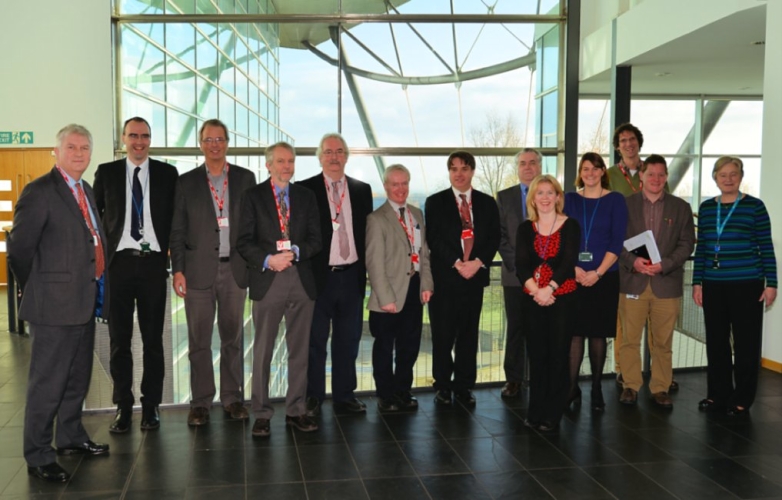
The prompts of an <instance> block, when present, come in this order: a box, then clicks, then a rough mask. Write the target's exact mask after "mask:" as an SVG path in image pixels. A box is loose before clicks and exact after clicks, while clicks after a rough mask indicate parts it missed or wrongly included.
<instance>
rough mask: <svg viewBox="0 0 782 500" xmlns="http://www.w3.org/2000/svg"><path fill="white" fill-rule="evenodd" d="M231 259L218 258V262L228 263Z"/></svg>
mask: <svg viewBox="0 0 782 500" xmlns="http://www.w3.org/2000/svg"><path fill="white" fill-rule="evenodd" d="M230 260H231V257H220V262H229V261H230Z"/></svg>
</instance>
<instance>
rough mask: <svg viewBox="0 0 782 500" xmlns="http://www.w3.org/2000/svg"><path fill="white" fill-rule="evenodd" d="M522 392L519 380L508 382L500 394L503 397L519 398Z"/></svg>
mask: <svg viewBox="0 0 782 500" xmlns="http://www.w3.org/2000/svg"><path fill="white" fill-rule="evenodd" d="M520 393H521V384H520V383H518V382H506V383H505V387H503V388H502V392H500V396H502V397H503V398H517V397H519V394H520Z"/></svg>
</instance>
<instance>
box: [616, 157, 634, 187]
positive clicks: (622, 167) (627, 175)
mask: <svg viewBox="0 0 782 500" xmlns="http://www.w3.org/2000/svg"><path fill="white" fill-rule="evenodd" d="M618 166H619V171H620V172H622V175H623V176H624V178H625V181H627V184H628V185H629V186H630V189H632V190H633V193H637V192H638V189H636V187H635V186H633V180H632V178H631V177H630V172H629V169H628V168H627V167H626V166H625V164H624V160H622V161H620V162H619V165H618Z"/></svg>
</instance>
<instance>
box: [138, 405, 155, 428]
mask: <svg viewBox="0 0 782 500" xmlns="http://www.w3.org/2000/svg"><path fill="white" fill-rule="evenodd" d="M157 429H160V413H158V409H157V406H154V405H149V406H144V408H143V409H142V410H141V430H142V431H154V430H157Z"/></svg>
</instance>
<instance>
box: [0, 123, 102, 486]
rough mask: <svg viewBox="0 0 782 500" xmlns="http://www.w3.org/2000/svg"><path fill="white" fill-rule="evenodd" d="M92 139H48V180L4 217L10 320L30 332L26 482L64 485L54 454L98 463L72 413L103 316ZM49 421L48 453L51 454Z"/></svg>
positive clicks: (83, 389)
mask: <svg viewBox="0 0 782 500" xmlns="http://www.w3.org/2000/svg"><path fill="white" fill-rule="evenodd" d="M91 153H92V135H91V134H90V132H89V131H88V130H87V129H86V128H84V127H82V126H81V125H74V124H71V125H68V126H66V127H64V128H63V129H62V130H60V132H59V133H58V134H57V146H56V147H55V148H54V154H55V157H56V159H57V164H56V166H55V167H54V168H53V169H52V171H51V172H50V173H48V174H46V175H43V176H42V177H40V178H39V179H36V180H35V181H33V182H31V183H30V184H28V185H27V186H26V187H25V188H24V191H23V192H22V195H21V196H20V197H19V201H18V203H17V204H16V211H15V213H14V224H13V228H12V229H11V233H10V236H9V238H8V243H7V245H8V247H7V248H8V261H9V263H10V264H11V269H12V270H13V272H14V275H15V276H16V279H17V281H18V283H19V286H20V288H21V290H22V303H21V306H20V308H19V318H21V319H23V320H25V321H28V322H29V323H30V337H31V338H32V352H31V354H30V377H29V379H28V383H27V406H26V408H25V414H24V458H25V461H26V462H27V471H28V473H29V474H30V475H33V476H36V477H39V478H41V479H45V480H47V481H56V482H66V481H68V479H69V478H70V475H69V474H68V472H67V471H65V469H63V468H62V467H60V465H59V464H58V463H57V461H56V459H55V456H56V455H74V454H83V455H101V454H105V453H108V451H109V446H108V445H106V444H97V443H94V442H92V441H91V440H90V437H89V435H88V434H87V431H86V430H85V429H84V426H83V425H82V423H81V410H82V406H83V404H84V397H85V396H86V395H87V389H88V388H89V385H90V377H91V375H92V359H93V358H92V356H93V353H92V349H93V345H94V342H95V317H96V315H98V316H100V317H106V316H107V312H108V309H109V297H108V296H107V294H106V293H105V290H106V289H107V288H108V279H107V278H106V276H105V273H104V270H105V263H106V261H107V257H108V256H107V255H106V245H105V244H104V243H105V242H106V237H105V235H104V234H103V232H102V231H101V228H100V218H99V217H98V210H97V208H96V206H95V199H94V196H93V193H92V189H90V186H89V185H88V184H87V183H86V182H85V181H82V180H81V176H82V174H83V173H84V171H85V170H86V169H87V166H88V165H89V164H90V156H91ZM55 416H56V417H57V436H56V437H55V443H56V445H57V450H56V452H55V450H54V449H53V448H52V434H53V428H54V418H55Z"/></svg>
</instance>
